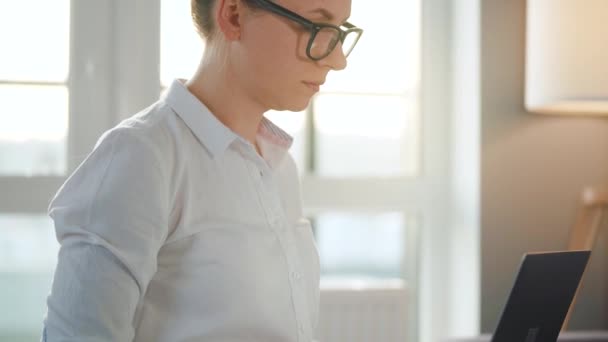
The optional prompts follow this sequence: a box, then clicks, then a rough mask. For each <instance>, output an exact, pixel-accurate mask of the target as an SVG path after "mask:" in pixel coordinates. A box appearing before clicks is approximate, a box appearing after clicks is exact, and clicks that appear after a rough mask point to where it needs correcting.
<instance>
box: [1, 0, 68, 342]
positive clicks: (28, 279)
mask: <svg viewBox="0 0 608 342" xmlns="http://www.w3.org/2000/svg"><path fill="white" fill-rule="evenodd" d="M24 18H26V19H27V20H24ZM41 28H43V29H41ZM69 39H70V1H69V0H57V1H45V0H34V1H28V2H22V1H0V42H2V57H1V59H2V62H1V63H0V103H2V107H3V108H2V111H0V303H3V305H2V309H0V341H7V342H8V341H38V340H39V339H40V329H41V325H42V318H43V317H44V313H45V300H46V296H47V294H48V292H49V290H50V285H51V281H52V274H53V268H54V265H55V263H56V260H57V259H56V255H57V250H58V244H57V242H56V241H55V235H54V231H53V229H52V222H51V220H50V219H49V218H48V217H47V216H46V213H45V212H44V209H45V203H46V202H47V201H48V199H49V196H50V189H55V190H56V188H57V187H58V186H59V184H61V181H62V180H63V178H64V177H65V175H66V174H67V171H68V159H69V158H68V134H69V133H68V132H69V95H70V91H69V86H68V74H69V59H70V58H69V53H70V47H69Z"/></svg>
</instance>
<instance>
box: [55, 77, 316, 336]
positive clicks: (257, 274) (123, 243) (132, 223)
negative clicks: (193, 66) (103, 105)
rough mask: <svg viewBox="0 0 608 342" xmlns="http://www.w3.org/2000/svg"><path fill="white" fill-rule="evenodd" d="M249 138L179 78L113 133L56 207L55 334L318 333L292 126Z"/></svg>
mask: <svg viewBox="0 0 608 342" xmlns="http://www.w3.org/2000/svg"><path fill="white" fill-rule="evenodd" d="M257 142H258V144H259V146H260V149H261V153H262V156H263V157H261V156H260V155H259V154H258V153H257V152H256V150H255V147H254V146H253V145H252V144H251V143H249V142H247V141H246V140H245V139H243V138H241V137H240V136H238V135H237V134H235V133H234V132H232V131H231V130H230V129H228V128H227V127H226V126H224V125H223V124H222V123H221V122H220V121H219V120H217V118H216V117H215V116H213V115H212V114H211V113H210V112H209V110H208V109H207V108H206V107H205V106H204V105H203V104H202V103H201V102H200V101H199V100H198V99H197V98H195V97H194V96H193V95H192V94H191V93H190V92H189V91H188V89H187V88H186V87H185V85H184V84H183V83H182V81H175V82H173V84H172V85H171V87H170V88H169V89H168V91H167V92H166V93H165V95H164V97H163V98H162V99H161V100H160V101H158V102H157V103H155V104H154V105H153V106H151V107H150V108H147V109H145V110H143V111H142V112H141V113H139V114H137V115H135V116H133V117H131V118H129V119H127V120H125V121H123V122H122V123H121V124H119V125H118V126H116V127H115V128H113V129H111V130H109V131H108V132H106V133H105V134H104V135H103V136H102V137H101V138H100V140H99V142H98V143H97V145H96V146H95V149H94V150H93V151H92V152H91V154H90V155H89V156H88V157H87V158H86V160H85V161H84V162H83V163H82V164H81V165H80V166H79V167H78V169H77V170H76V171H75V172H74V174H72V175H71V176H70V178H69V179H68V180H67V181H66V183H65V184H64V185H63V186H62V187H61V189H60V190H59V192H58V193H57V195H56V196H55V198H54V199H53V201H52V203H51V204H50V207H49V214H50V216H51V217H52V218H53V220H54V222H55V229H56V232H57V239H58V241H59V242H60V244H61V248H60V252H59V259H58V264H57V268H56V271H55V279H54V282H53V287H52V292H51V294H50V295H49V297H48V301H47V302H48V313H47V317H46V318H45V321H44V325H45V326H44V331H43V339H44V338H46V340H47V341H49V342H50V341H62V342H68V341H70V342H71V341H74V342H76V341H78V342H89V341H90V342H92V341H95V342H100V341H113V342H116V341H142V342H154V341H167V342H180V341H184V342H185V341H263V342H271V341H281V342H288V341H300V342H301V341H311V340H312V339H313V337H314V336H313V335H315V331H316V326H317V319H318V299H319V260H318V256H317V251H316V248H315V245H314V241H313V236H312V232H311V227H310V223H309V222H308V221H307V220H304V219H303V218H302V210H301V201H300V191H299V189H300V188H299V180H298V174H297V170H296V166H295V164H294V161H293V159H292V158H291V156H290V155H289V154H288V153H287V149H288V148H289V146H290V144H291V137H290V136H289V135H288V134H287V133H285V132H283V131H282V130H281V129H279V128H278V127H277V126H275V125H273V124H272V123H271V122H270V121H269V120H267V119H263V121H262V122H261V124H260V126H259V130H258V135H257Z"/></svg>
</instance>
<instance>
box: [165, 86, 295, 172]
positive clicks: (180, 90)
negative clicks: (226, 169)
mask: <svg viewBox="0 0 608 342" xmlns="http://www.w3.org/2000/svg"><path fill="white" fill-rule="evenodd" d="M164 100H165V102H166V103H167V104H168V105H169V106H170V107H171V108H172V109H173V110H174V111H175V113H177V115H179V117H180V118H181V119H182V120H183V121H184V122H185V123H186V125H187V126H188V127H189V128H190V130H191V131H192V132H193V133H194V135H195V136H196V138H197V139H198V140H199V141H200V142H201V144H203V146H205V148H207V150H208V151H209V153H211V156H212V157H216V156H219V155H221V154H223V153H224V152H225V151H226V149H228V147H229V146H230V145H231V144H232V143H233V142H234V141H235V140H240V141H243V142H245V139H243V138H242V137H240V136H239V135H238V134H236V133H235V132H233V131H232V130H231V129H230V128H228V127H227V126H226V125H224V124H223V123H222V122H221V121H220V120H218V119H217V117H215V115H213V114H212V113H211V111H210V110H209V108H207V106H205V104H203V103H202V102H201V101H200V100H199V99H198V98H196V97H195V96H194V95H193V94H192V93H190V91H189V90H188V88H187V87H186V86H185V84H184V81H183V80H174V81H173V83H172V84H171V86H170V87H169V89H168V90H167V92H166V93H165V95H164ZM256 140H257V142H258V145H259V146H260V149H261V152H262V155H263V157H264V159H265V160H266V161H267V162H268V164H269V165H270V167H274V166H276V165H277V164H278V163H279V162H280V161H281V160H282V159H283V157H285V154H286V153H287V151H288V150H289V148H290V147H291V144H292V142H293V138H292V137H291V136H290V135H289V134H287V133H286V132H285V131H283V130H282V129H281V128H279V127H278V126H276V125H275V124H274V123H272V122H271V121H270V120H268V119H267V118H266V117H264V118H262V121H261V122H260V125H259V126H258V133H257V137H256Z"/></svg>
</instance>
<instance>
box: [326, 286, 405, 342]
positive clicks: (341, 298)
mask: <svg viewBox="0 0 608 342" xmlns="http://www.w3.org/2000/svg"><path fill="white" fill-rule="evenodd" d="M407 304H408V291H407V287H406V286H405V284H404V283H403V281H393V282H383V283H381V284H375V285H369V284H367V285H366V284H363V285H356V284H354V285H353V284H352V283H343V284H335V283H334V284H322V286H321V303H320V312H319V318H320V319H319V340H320V342H405V341H406V340H407V339H406V334H407V326H408V324H407V318H408V317H407V312H408V305H407Z"/></svg>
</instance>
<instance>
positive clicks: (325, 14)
mask: <svg viewBox="0 0 608 342" xmlns="http://www.w3.org/2000/svg"><path fill="white" fill-rule="evenodd" d="M310 13H319V14H321V15H322V16H323V18H324V19H327V20H334V15H333V14H331V12H329V11H328V10H326V9H325V8H316V9H314V10H312V11H310ZM348 18H349V17H346V18H345V19H344V20H342V22H346V21H347V20H348Z"/></svg>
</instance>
